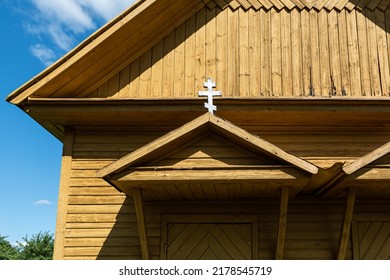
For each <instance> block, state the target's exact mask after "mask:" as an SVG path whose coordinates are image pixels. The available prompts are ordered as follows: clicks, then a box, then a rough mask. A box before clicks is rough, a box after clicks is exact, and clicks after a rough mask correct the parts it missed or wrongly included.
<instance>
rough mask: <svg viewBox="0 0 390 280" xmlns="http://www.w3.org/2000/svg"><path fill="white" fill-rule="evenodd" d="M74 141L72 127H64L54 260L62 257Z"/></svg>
mask: <svg viewBox="0 0 390 280" xmlns="http://www.w3.org/2000/svg"><path fill="white" fill-rule="evenodd" d="M73 142H74V130H73V128H66V129H65V139H64V146H63V150H62V163H61V176H60V188H59V194H58V210H57V222H56V232H55V238H54V253H53V259H54V260H61V259H63V258H64V247H65V231H66V216H67V214H68V200H69V186H70V177H71V175H70V174H71V171H72V153H73Z"/></svg>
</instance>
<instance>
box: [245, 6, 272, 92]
mask: <svg viewBox="0 0 390 280" xmlns="http://www.w3.org/2000/svg"><path fill="white" fill-rule="evenodd" d="M248 14H249V60H250V63H249V67H250V68H249V94H250V96H257V97H258V96H260V94H261V90H260V77H261V74H260V73H261V72H262V71H261V59H260V57H261V46H262V45H263V46H264V44H265V42H264V43H261V41H260V40H261V36H262V35H261V32H262V30H261V29H260V28H261V27H260V17H259V12H257V11H254V10H252V9H250V10H249V11H248ZM268 42H269V40H268ZM268 56H269V53H268ZM267 95H268V94H267Z"/></svg>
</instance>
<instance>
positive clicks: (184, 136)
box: [97, 113, 209, 177]
mask: <svg viewBox="0 0 390 280" xmlns="http://www.w3.org/2000/svg"><path fill="white" fill-rule="evenodd" d="M208 121H209V113H205V114H203V115H201V116H200V117H198V118H196V119H195V120H193V121H191V122H189V123H187V124H185V125H183V126H181V127H180V128H178V129H175V130H173V131H171V132H169V133H168V134H165V135H164V136H162V137H160V138H158V139H157V140H155V141H153V142H150V143H149V144H147V145H145V146H143V147H141V148H139V149H137V150H135V151H134V152H132V153H130V154H128V155H126V156H124V157H122V158H121V159H119V160H117V161H115V162H113V163H111V164H109V165H107V166H106V167H104V168H102V169H100V170H98V171H97V176H98V177H105V176H107V175H110V174H112V173H114V172H115V173H118V172H120V171H122V170H123V169H125V168H127V167H128V166H131V165H132V164H134V163H136V162H139V161H140V160H144V159H145V158H147V157H149V158H150V157H151V155H155V154H159V155H160V154H161V155H160V156H162V155H164V154H167V153H170V152H172V150H175V149H176V148H177V146H180V145H182V144H184V143H188V142H190V141H191V140H194V139H192V138H193V137H194V136H193V134H195V131H196V132H197V131H198V129H200V128H201V127H203V126H204V125H206V124H207V123H208ZM202 134H203V133H202V131H200V135H202ZM195 138H196V137H195ZM176 145H177V146H176Z"/></svg>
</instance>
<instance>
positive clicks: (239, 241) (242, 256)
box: [161, 215, 257, 260]
mask: <svg viewBox="0 0 390 280" xmlns="http://www.w3.org/2000/svg"><path fill="white" fill-rule="evenodd" d="M240 218H241V220H239V219H240ZM240 218H239V219H237V217H235V216H230V215H229V216H194V215H191V216H181V215H180V216H179V215H176V216H168V217H165V219H164V224H163V242H162V244H163V246H162V252H161V253H162V258H163V259H169V260H250V259H255V258H256V257H255V255H256V251H257V220H256V219H255V218H254V217H253V216H245V217H243V216H240Z"/></svg>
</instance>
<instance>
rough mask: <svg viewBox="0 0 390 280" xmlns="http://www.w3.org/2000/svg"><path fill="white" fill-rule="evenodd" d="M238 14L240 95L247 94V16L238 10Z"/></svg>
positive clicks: (244, 12) (244, 95)
mask: <svg viewBox="0 0 390 280" xmlns="http://www.w3.org/2000/svg"><path fill="white" fill-rule="evenodd" d="M238 16H239V29H240V30H239V49H240V50H239V52H240V57H239V79H240V80H239V85H240V94H239V95H240V97H246V96H249V64H250V61H249V49H248V46H249V18H248V12H246V11H244V10H243V9H239V10H238Z"/></svg>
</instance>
